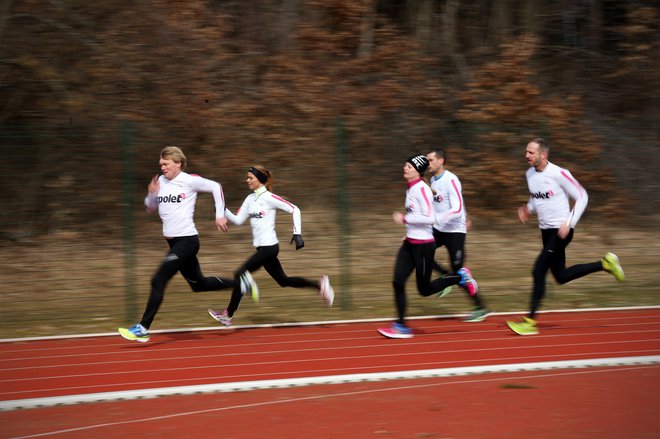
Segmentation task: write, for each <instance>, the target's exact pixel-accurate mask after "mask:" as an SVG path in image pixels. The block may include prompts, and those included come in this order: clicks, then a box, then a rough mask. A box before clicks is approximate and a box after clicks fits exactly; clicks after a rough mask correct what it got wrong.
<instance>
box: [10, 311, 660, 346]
mask: <svg viewBox="0 0 660 439" xmlns="http://www.w3.org/2000/svg"><path fill="white" fill-rule="evenodd" d="M655 309H660V305H657V306H624V307H612V308H583V309H557V310H543V311H539V312H538V313H539V314H557V313H559V314H561V313H581V312H582V313H588V312H605V311H607V312H616V311H643V310H655ZM525 313H527V311H524V310H523V311H510V312H493V313H491V314H490V315H491V316H510V315H521V314H525ZM467 315H468V314H466V313H461V314H445V315H431V316H415V317H408V320H425V319H457V318H461V317H465V316H467ZM392 320H393V319H392V318H377V319H355V320H326V321H314V322H297V323H270V324H262V325H243V326H240V325H237V326H232V327H231V328H223V327H221V326H209V327H203V328H178V329H162V330H154V331H150V333H151V334H170V333H178V332H201V331H219V330H224V331H231V330H237V329H254V328H288V327H301V326H327V325H341V324H354V323H378V322H391V321H392ZM90 337H117V333H116V332H102V333H91V334H71V335H53V336H44V337H23V338H0V343H12V342H25V341H41V340H58V339H70V338H90Z"/></svg>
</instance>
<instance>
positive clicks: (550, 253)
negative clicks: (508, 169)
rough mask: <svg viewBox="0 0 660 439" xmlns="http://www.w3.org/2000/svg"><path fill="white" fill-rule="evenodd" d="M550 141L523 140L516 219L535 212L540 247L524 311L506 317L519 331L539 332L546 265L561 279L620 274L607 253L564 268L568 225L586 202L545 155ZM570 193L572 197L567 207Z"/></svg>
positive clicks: (568, 176) (618, 277)
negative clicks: (517, 317)
mask: <svg viewBox="0 0 660 439" xmlns="http://www.w3.org/2000/svg"><path fill="white" fill-rule="evenodd" d="M549 155H550V146H549V145H548V144H547V143H546V142H545V140H543V139H542V138H540V137H539V138H536V139H534V140H532V141H531V142H529V143H528V144H527V147H526V148H525V158H526V159H527V163H528V164H529V165H530V168H529V169H528V170H527V173H526V177H527V186H528V187H529V193H530V197H529V201H528V202H527V204H526V205H523V206H521V207H519V208H518V219H519V220H520V222H522V223H523V224H524V223H526V222H527V220H528V219H529V217H530V215H531V214H532V213H536V216H537V218H538V223H539V228H540V229H541V239H542V241H543V250H541V253H540V254H539V255H538V257H537V259H536V263H535V265H534V270H533V278H534V288H533V290H532V299H531V305H530V310H529V314H528V315H527V316H526V317H523V318H522V320H521V321H519V322H511V321H510V322H507V325H508V326H509V328H510V329H511V330H512V331H513V332H515V333H516V334H519V335H534V334H538V333H539V330H538V327H537V324H536V323H537V322H536V320H535V319H536V312H537V310H538V309H539V307H540V306H541V301H542V300H543V296H544V295H545V276H546V273H547V272H548V270H550V271H551V272H552V275H553V276H554V278H555V280H556V281H557V282H558V283H560V284H565V283H567V282H570V281H572V280H575V279H578V278H580V277H583V276H586V275H588V274H591V273H594V272H597V271H601V270H604V271H607V272H608V273H611V274H612V275H614V277H615V278H616V280H618V281H619V282H622V281H623V280H624V278H625V276H624V273H623V268H621V264H619V258H618V257H617V256H616V255H615V254H614V253H607V254H606V255H605V256H604V257H603V258H602V259H601V260H600V261H597V262H590V263H587V264H579V265H573V266H572V267H568V268H566V247H568V244H570V243H571V240H572V239H573V231H574V229H575V226H576V225H577V223H578V221H579V220H580V217H581V216H582V214H583V213H584V210H585V209H586V207H587V202H588V199H589V197H588V195H587V191H586V190H585V189H584V188H583V187H582V185H580V183H579V182H578V181H577V180H576V179H575V177H573V176H572V175H571V173H570V172H569V171H568V170H567V169H563V168H560V167H559V166H557V165H555V164H553V163H551V162H549V161H548V157H549ZM569 198H571V199H573V200H574V205H573V208H572V209H571V208H570V205H569Z"/></svg>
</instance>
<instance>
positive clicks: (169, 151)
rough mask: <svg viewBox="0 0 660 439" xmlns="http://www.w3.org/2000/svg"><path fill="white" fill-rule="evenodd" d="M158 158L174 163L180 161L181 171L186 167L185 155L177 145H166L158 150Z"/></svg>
mask: <svg viewBox="0 0 660 439" xmlns="http://www.w3.org/2000/svg"><path fill="white" fill-rule="evenodd" d="M160 158H161V159H165V160H172V161H173V162H174V163H181V170H182V171H183V170H184V169H185V167H186V155H185V154H184V153H183V151H181V148H179V147H178V146H166V147H165V148H163V150H162V151H161V152H160Z"/></svg>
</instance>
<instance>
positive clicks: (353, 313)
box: [0, 211, 660, 338]
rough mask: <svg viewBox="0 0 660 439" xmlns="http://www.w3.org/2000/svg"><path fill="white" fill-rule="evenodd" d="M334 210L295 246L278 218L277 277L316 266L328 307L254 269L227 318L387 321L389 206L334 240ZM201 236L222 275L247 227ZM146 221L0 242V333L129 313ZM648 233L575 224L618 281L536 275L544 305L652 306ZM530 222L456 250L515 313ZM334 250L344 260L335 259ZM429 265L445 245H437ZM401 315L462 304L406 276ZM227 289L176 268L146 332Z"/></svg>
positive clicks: (131, 317) (56, 329) (205, 257)
mask: <svg viewBox="0 0 660 439" xmlns="http://www.w3.org/2000/svg"><path fill="white" fill-rule="evenodd" d="M334 215H335V214H334V213H331V214H328V212H322V211H310V212H305V214H304V236H305V241H306V247H305V248H304V249H303V250H301V251H298V252H296V251H295V250H294V249H293V248H292V246H289V245H288V241H289V237H290V230H291V229H290V218H288V217H287V216H286V215H280V218H279V219H278V233H279V236H280V239H281V253H280V259H281V261H282V264H283V266H284V268H285V270H286V271H287V273H288V274H289V275H301V276H305V277H310V278H317V277H318V276H320V275H321V274H324V273H327V274H328V275H330V277H331V280H332V282H333V284H334V287H335V289H336V292H337V298H336V301H335V306H334V307H333V308H332V309H330V310H329V309H327V308H325V306H324V304H323V302H322V301H321V300H320V299H319V298H318V297H317V296H316V292H315V291H313V290H309V289H302V290H296V289H292V288H287V289H282V288H279V287H278V286H277V285H275V284H274V283H273V281H272V280H271V279H270V278H269V277H268V276H267V274H266V273H265V272H264V271H259V272H258V273H257V274H256V275H255V278H256V279H257V281H258V282H259V284H260V286H261V289H262V301H261V302H260V303H259V304H254V303H252V302H251V301H249V300H245V301H244V302H243V303H242V305H241V308H240V310H239V312H238V313H237V315H236V318H235V322H236V323H237V324H251V323H279V322H302V321H312V320H336V319H353V318H377V317H383V318H388V317H392V316H393V315H394V305H393V300H392V294H393V293H392V288H391V276H392V267H393V263H394V256H395V254H396V251H397V249H398V246H399V244H400V238H401V237H402V230H401V229H399V228H398V227H397V226H395V225H394V224H392V223H391V221H390V219H389V213H387V212H382V213H372V214H360V216H359V218H353V220H352V223H351V227H352V230H351V234H350V236H347V237H345V238H346V239H345V241H343V244H346V245H347V247H346V248H344V249H343V250H340V249H341V245H342V241H341V239H340V235H339V231H338V230H337V224H336V221H335V219H336V218H335V216H334ZM197 225H198V228H199V230H200V234H201V236H202V248H201V250H200V254H199V259H200V262H201V265H202V268H203V270H204V272H205V274H207V275H221V276H228V277H229V276H231V273H232V270H234V269H235V268H236V267H238V266H239V265H240V264H241V263H242V262H243V260H244V259H245V258H246V257H247V255H248V254H250V253H251V252H252V251H253V250H252V247H251V238H250V233H249V227H247V226H244V227H242V228H233V229H232V230H231V231H230V233H229V234H220V233H219V232H217V231H216V230H215V229H214V228H213V224H212V223H211V222H210V221H207V220H204V219H198V220H197ZM159 232H160V229H159V226H158V222H157V221H154V220H153V219H144V220H141V222H139V223H138V224H137V225H136V230H135V239H134V242H133V247H132V249H131V251H130V252H127V251H126V249H125V248H124V247H123V245H122V243H121V242H120V241H117V240H115V239H111V238H108V237H98V236H95V237H91V236H90V234H88V233H67V234H63V233H60V234H58V235H49V236H48V237H46V238H45V239H44V241H43V242H41V241H36V242H32V243H22V244H20V245H16V246H4V247H0V252H2V259H3V261H5V262H4V263H3V264H2V266H0V276H2V279H3V284H4V286H5V289H4V291H3V292H2V293H1V294H0V297H1V298H2V304H3V305H2V309H1V311H0V329H2V334H3V338H13V337H27V336H43V335H58V334H71V333H92V332H107V331H114V330H115V329H116V327H117V326H121V325H127V324H131V323H134V322H135V321H137V320H138V319H139V316H140V315H141V312H142V310H143V308H144V305H145V303H146V300H147V297H148V290H149V281H150V278H151V276H152V274H153V271H154V270H155V269H156V267H157V264H158V262H159V260H160V258H161V257H162V256H163V254H164V252H165V251H166V245H165V243H164V242H163V241H162V237H161V236H160V234H159ZM656 235H657V233H656V232H655V231H654V230H630V229H609V228H607V227H604V226H599V225H596V224H581V226H580V228H579V229H578V231H577V232H576V237H575V240H574V242H573V243H572V244H571V245H570V247H569V251H568V263H569V264H574V263H579V262H588V261H593V260H597V259H599V258H600V257H601V256H602V255H603V254H604V253H605V252H606V251H614V252H616V253H617V254H618V255H619V256H620V257H621V260H622V263H623V264H624V268H625V269H626V275H627V280H626V282H624V283H617V282H615V281H614V280H613V278H612V277H611V276H610V275H609V274H607V273H596V274H593V275H591V276H589V277H588V278H584V279H579V280H576V281H574V282H572V283H570V284H567V285H563V286H558V285H556V284H554V282H553V280H552V279H551V278H550V277H549V278H548V294H547V297H546V299H545V302H544V308H545V309H550V308H552V309H561V308H582V307H585V308H586V307H611V306H633V305H658V304H660V296H659V295H658V292H659V291H658V290H659V289H658V286H657V285H658V281H659V280H660V275H659V274H658V270H657V267H656V263H657V260H658V258H659V257H660V240H658V238H657V236H656ZM539 246H540V240H539V233H538V230H537V229H536V228H535V226H533V225H528V226H522V225H518V224H516V223H513V222H512V223H511V224H510V225H505V227H499V226H498V227H494V226H490V227H486V226H485V225H483V224H479V223H478V222H477V223H475V225H474V230H472V231H471V232H470V234H469V235H468V244H467V258H468V265H469V266H470V267H471V268H472V270H473V273H474V274H475V277H476V278H477V280H478V281H479V284H480V287H481V294H482V297H483V298H484V299H485V300H486V302H487V304H488V305H489V307H490V308H492V309H493V310H496V311H522V310H524V309H526V307H527V303H528V301H529V292H530V288H531V276H530V271H531V268H532V264H533V261H534V259H535V257H536V255H537V252H538V250H539ZM341 255H347V256H348V257H344V258H341ZM437 257H438V258H439V260H440V261H445V260H446V251H445V250H444V249H440V250H438V253H437ZM409 298H410V300H409V315H411V316H413V315H435V314H444V313H456V312H467V311H469V309H470V302H469V301H468V299H467V296H466V295H465V294H464V293H463V292H462V290H460V289H458V288H456V289H454V291H453V292H452V293H451V294H450V295H449V296H447V297H445V298H443V299H440V300H438V299H436V298H423V297H420V296H419V295H417V294H416V291H415V287H414V284H413V282H412V279H411V282H410V284H409ZM228 299H229V291H220V292H212V293H192V292H191V291H190V290H189V288H188V286H187V284H186V283H185V281H183V279H182V278H181V277H180V276H177V277H175V278H174V279H173V280H172V281H171V282H170V284H169V286H168V289H167V292H166V297H165V302H164V303H163V306H162V307H161V310H160V312H159V314H158V316H157V317H156V321H155V323H154V325H153V327H152V328H153V329H164V328H181V327H197V326H212V325H213V324H214V322H213V321H212V320H211V319H210V318H209V317H208V315H207V314H206V309H207V308H208V307H216V308H222V307H224V306H226V304H227V302H228Z"/></svg>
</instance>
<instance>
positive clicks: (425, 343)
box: [0, 329, 660, 382]
mask: <svg viewBox="0 0 660 439" xmlns="http://www.w3.org/2000/svg"><path fill="white" fill-rule="evenodd" d="M479 332H483V333H492V332H493V331H492V330H490V331H479ZM649 332H660V329H659V330H657V331H655V330H652V331H649V330H644V331H616V332H599V333H595V334H588V335H586V336H585V335H581V334H554V335H544V336H543V337H542V340H543V341H544V342H545V343H544V344H541V345H534V346H529V345H517V346H494V347H489V348H469V349H458V350H457V349H447V346H448V345H452V344H460V345H462V346H465V345H473V344H483V343H492V342H502V341H512V340H513V339H514V338H515V337H513V336H512V337H501V336H500V337H490V338H470V339H469V340H462V339H461V340H423V341H408V342H406V343H405V344H389V345H385V344H384V342H386V341H383V340H381V339H380V338H377V337H373V336H372V337H367V338H365V339H366V340H372V341H374V340H379V342H377V343H369V344H361V345H336V346H329V347H327V346H321V347H313V348H298V349H275V350H268V351H251V352H242V351H240V352H221V353H215V351H214V349H215V348H218V349H220V350H224V351H227V350H230V349H232V347H228V346H217V347H214V346H206V347H198V348H195V349H203V350H205V351H209V352H214V353H208V354H205V355H182V352H183V351H185V350H187V349H192V348H180V349H176V348H168V349H167V351H172V352H177V353H179V355H177V356H174V357H154V358H149V357H148V358H136V359H131V360H130V361H131V363H139V362H142V363H148V362H153V361H158V362H162V361H174V360H176V361H182V360H200V359H205V358H208V359H211V358H214V359H222V358H225V359H228V358H232V357H241V358H244V357H248V356H255V355H256V356H267V355H283V354H287V355H291V354H297V353H309V352H328V351H336V350H340V351H342V352H347V351H351V350H353V351H354V350H364V349H379V350H382V349H383V348H385V349H387V348H392V349H400V348H401V347H414V346H420V345H423V346H427V347H430V346H443V349H442V351H433V350H429V349H426V350H425V351H424V352H413V353H410V355H416V354H426V353H437V352H443V353H462V352H472V351H475V352H479V351H492V350H505V349H515V348H524V349H533V348H556V347H573V346H593V345H601V344H621V343H656V342H660V339H658V338H646V339H628V340H604V341H596V342H589V341H584V342H580V343H552V344H550V343H548V342H549V339H552V338H562V339H565V338H567V337H580V338H587V337H590V336H593V337H597V338H602V337H603V336H608V335H631V334H648V333H649ZM473 334H477V332H473ZM361 339H363V338H344V339H341V338H339V339H333V340H334V341H353V340H361ZM539 339H541V338H540V337H537V338H536V340H537V341H538V340H539ZM418 340H419V338H418ZM515 340H521V339H520V338H515ZM527 340H529V339H527ZM277 344H278V343H274V342H271V343H268V344H267V345H269V346H272V345H277ZM284 344H288V343H284ZM304 344H314V343H313V342H307V343H304ZM319 344H320V343H319ZM256 345H258V346H262V345H263V344H256ZM254 346H255V345H250V347H254ZM241 347H245V346H241ZM162 352H163V350H159V351H157V352H154V351H146V352H144V354H149V353H153V354H156V353H158V354H160V353H162ZM134 353H136V352H131V354H134ZM123 354H126V352H125V351H112V352H109V353H106V355H111V356H113V357H121V356H122V355H123ZM140 354H141V355H142V353H140ZM82 356H88V355H82ZM100 356H102V355H101V354H100V353H99V354H97V355H96V357H97V358H98V357H100ZM79 357H80V355H61V356H43V357H24V358H22V359H18V358H15V359H12V360H11V361H19V360H21V361H28V362H34V361H35V360H37V359H38V360H48V359H63V358H79ZM339 358H341V357H339ZM346 358H353V357H346ZM5 361H10V360H5ZM127 361H129V360H127V359H125V358H124V359H121V360H113V361H95V362H79V361H76V362H70V363H61V364H57V365H37V366H24V367H14V368H12V367H4V368H0V372H8V371H26V370H33V369H57V368H62V367H71V366H76V367H82V366H90V367H93V366H99V365H109V364H122V363H126V362H127ZM0 363H1V362H0ZM230 366H231V364H230ZM0 382H2V380H0Z"/></svg>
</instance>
